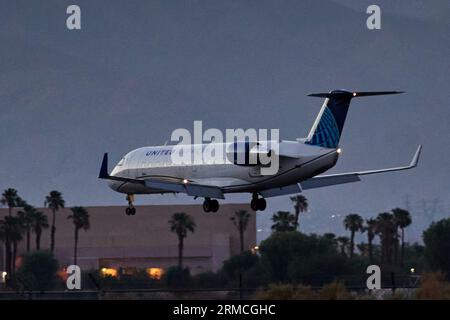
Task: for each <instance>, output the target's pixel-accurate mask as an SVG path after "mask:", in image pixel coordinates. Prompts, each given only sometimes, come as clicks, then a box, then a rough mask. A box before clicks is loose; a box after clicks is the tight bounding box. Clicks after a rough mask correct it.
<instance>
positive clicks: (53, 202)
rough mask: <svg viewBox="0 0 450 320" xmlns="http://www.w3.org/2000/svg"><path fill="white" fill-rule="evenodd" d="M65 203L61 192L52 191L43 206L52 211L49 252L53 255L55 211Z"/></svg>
mask: <svg viewBox="0 0 450 320" xmlns="http://www.w3.org/2000/svg"><path fill="white" fill-rule="evenodd" d="M64 204H65V201H64V199H63V197H62V194H61V192H59V191H56V190H53V191H51V192H50V194H49V195H48V196H46V197H45V203H44V205H45V206H46V207H48V208H50V209H51V210H52V214H53V215H52V229H51V239H50V251H51V252H52V253H53V251H54V249H55V232H56V226H55V223H56V211H58V210H59V209H60V208H64Z"/></svg>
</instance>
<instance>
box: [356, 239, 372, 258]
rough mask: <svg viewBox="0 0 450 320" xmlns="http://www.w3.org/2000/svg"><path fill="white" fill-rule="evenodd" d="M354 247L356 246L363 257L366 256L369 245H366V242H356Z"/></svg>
mask: <svg viewBox="0 0 450 320" xmlns="http://www.w3.org/2000/svg"><path fill="white" fill-rule="evenodd" d="M356 247H357V248H358V250H359V252H361V255H362V256H363V257H367V254H368V251H369V246H368V245H367V243H364V242H361V243H359V244H357V245H356Z"/></svg>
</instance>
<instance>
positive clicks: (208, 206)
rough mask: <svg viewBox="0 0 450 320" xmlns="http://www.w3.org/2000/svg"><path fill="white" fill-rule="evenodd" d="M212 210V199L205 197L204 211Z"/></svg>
mask: <svg viewBox="0 0 450 320" xmlns="http://www.w3.org/2000/svg"><path fill="white" fill-rule="evenodd" d="M211 210H212V204H211V200H210V199H208V198H207V199H205V201H203V211H205V212H211Z"/></svg>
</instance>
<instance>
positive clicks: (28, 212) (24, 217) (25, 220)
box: [17, 204, 36, 252]
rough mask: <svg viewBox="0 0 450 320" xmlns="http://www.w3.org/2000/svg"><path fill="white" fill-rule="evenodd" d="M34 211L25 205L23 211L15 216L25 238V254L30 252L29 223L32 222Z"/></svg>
mask: <svg viewBox="0 0 450 320" xmlns="http://www.w3.org/2000/svg"><path fill="white" fill-rule="evenodd" d="M35 212H36V209H35V208H34V207H33V206H30V205H28V204H25V206H24V207H23V210H20V211H19V212H17V216H18V217H19V219H20V221H21V223H22V225H23V227H24V229H25V232H26V238H27V252H30V237H31V223H32V220H33V215H34V214H35Z"/></svg>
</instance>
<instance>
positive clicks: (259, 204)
mask: <svg viewBox="0 0 450 320" xmlns="http://www.w3.org/2000/svg"><path fill="white" fill-rule="evenodd" d="M266 206H267V203H266V199H264V198H258V194H257V193H254V194H253V196H252V201H251V202H250V207H251V208H252V210H254V211H258V210H260V211H264V210H266Z"/></svg>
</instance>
